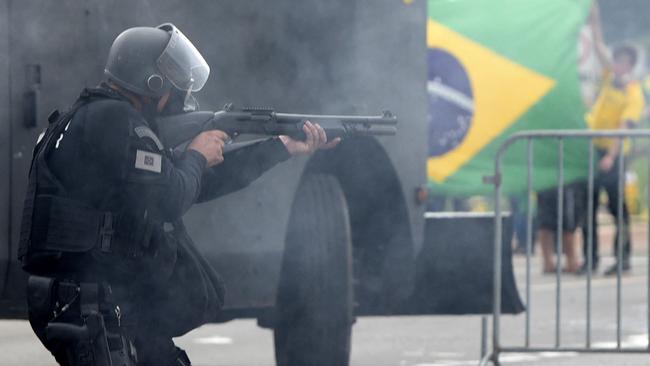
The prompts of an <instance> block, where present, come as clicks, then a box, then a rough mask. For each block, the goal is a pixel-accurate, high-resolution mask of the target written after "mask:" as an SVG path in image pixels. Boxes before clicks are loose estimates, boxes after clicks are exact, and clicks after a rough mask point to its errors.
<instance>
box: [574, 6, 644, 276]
mask: <svg viewBox="0 0 650 366" xmlns="http://www.w3.org/2000/svg"><path fill="white" fill-rule="evenodd" d="M590 20H591V26H592V31H593V33H594V42H595V49H596V54H597V55H598V58H599V60H600V63H601V65H603V68H604V72H603V78H602V84H601V87H600V91H599V94H598V97H597V99H596V102H595V103H594V105H593V106H592V108H591V110H590V112H589V113H588V114H587V117H586V121H587V124H588V125H589V127H590V128H591V129H593V130H622V129H627V128H633V127H634V126H635V125H636V124H637V123H638V122H639V119H640V118H641V115H642V113H643V109H644V105H645V102H644V96H643V89H642V87H641V83H639V81H637V80H635V79H634V77H633V70H634V67H635V65H636V62H637V58H638V55H637V51H636V49H635V48H634V47H632V46H628V45H622V46H618V47H616V48H615V49H614V51H613V52H612V57H610V55H609V52H608V50H607V48H606V46H605V43H604V41H603V36H602V27H601V24H600V15H599V10H598V6H597V3H596V2H595V3H594V7H593V8H592V13H591V19H590ZM621 143H623V144H624V146H623V154H627V153H628V151H629V149H630V146H629V145H630V142H629V141H625V142H621V140H620V139H614V138H599V139H595V140H594V145H595V148H596V156H597V159H598V160H597V164H598V165H597V174H596V176H595V179H594V196H593V199H594V223H593V228H594V235H593V257H592V258H593V262H592V263H593V265H594V267H596V266H597V265H598V259H599V257H598V230H597V226H598V225H597V220H596V212H597V210H598V198H599V197H600V192H601V190H604V191H605V192H606V193H607V198H608V208H609V211H610V213H611V214H612V215H613V216H614V219H615V222H616V223H617V225H618V218H619V216H620V215H623V223H624V224H623V227H618V226H617V228H616V230H617V235H616V238H618V231H619V230H623V260H622V262H623V263H622V268H623V271H629V270H630V250H631V244H630V234H629V214H628V210H627V205H626V204H625V200H623V212H618V181H619V159H618V154H619V153H620V151H621V149H620V144H621ZM583 234H584V237H585V238H587V225H584V227H583ZM618 245H619V243H618V241H617V242H616V243H615V248H617V247H618ZM587 250H588V248H587V243H586V240H585V245H584V253H585V258H587V253H588V252H587ZM615 253H617V251H616V249H615ZM616 268H617V265H616V264H614V266H612V267H610V268H609V269H607V270H606V271H605V274H606V275H611V274H615V273H616ZM582 269H583V272H584V271H586V260H585V264H584V265H583V268H582Z"/></svg>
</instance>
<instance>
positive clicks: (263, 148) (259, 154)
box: [197, 138, 290, 202]
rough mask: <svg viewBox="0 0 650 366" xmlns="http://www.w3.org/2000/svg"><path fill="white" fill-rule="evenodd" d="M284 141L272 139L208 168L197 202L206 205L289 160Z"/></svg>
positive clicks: (236, 151) (238, 151)
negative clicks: (206, 202) (207, 202)
mask: <svg viewBox="0 0 650 366" xmlns="http://www.w3.org/2000/svg"><path fill="white" fill-rule="evenodd" d="M289 157H290V154H289V152H288V151H287V148H286V147H285V146H284V144H283V143H282V141H280V139H278V138H272V139H269V140H265V141H262V142H258V143H256V144H253V145H250V146H246V147H244V148H241V149H238V150H235V151H232V152H230V153H227V154H225V155H224V161H223V163H221V164H219V165H215V166H214V167H212V168H210V169H207V170H206V171H205V173H204V174H203V185H202V187H201V193H200V195H199V197H198V200H197V202H204V201H209V200H212V199H215V198H217V197H220V196H223V195H226V194H228V193H231V192H234V191H237V190H240V189H242V188H244V187H246V186H248V185H249V184H251V183H252V182H253V181H254V180H255V179H257V178H259V177H260V176H261V175H262V174H263V173H264V172H266V171H267V170H269V169H271V168H272V167H274V166H275V165H277V164H278V163H280V162H283V161H285V160H287V159H289Z"/></svg>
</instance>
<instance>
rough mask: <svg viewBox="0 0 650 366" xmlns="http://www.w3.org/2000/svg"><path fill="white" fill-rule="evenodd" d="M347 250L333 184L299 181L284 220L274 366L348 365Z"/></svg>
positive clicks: (341, 202) (346, 227) (321, 178)
mask: <svg viewBox="0 0 650 366" xmlns="http://www.w3.org/2000/svg"><path fill="white" fill-rule="evenodd" d="M351 244H352V243H351V239H350V224H349V217H348V210H347V205H346V201H345V197H344V196H343V192H342V190H341V188H340V186H339V183H338V180H336V178H334V177H332V176H330V175H323V174H308V175H306V176H304V177H303V179H302V181H301V183H300V186H299V188H298V191H297V193H296V196H295V198H294V202H293V207H292V211H291V217H290V219H289V228H288V231H287V238H286V247H285V251H284V258H283V264H282V272H281V274H280V282H279V287H278V298H277V303H276V317H275V324H274V336H275V356H276V361H277V365H278V366H303V365H311V366H331V365H337V366H346V365H348V363H349V357H350V340H351V332H352V323H353V321H354V320H353V314H352V311H353V287H352V286H353V284H352V245H351Z"/></svg>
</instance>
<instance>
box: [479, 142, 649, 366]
mask: <svg viewBox="0 0 650 366" xmlns="http://www.w3.org/2000/svg"><path fill="white" fill-rule="evenodd" d="M602 137H606V138H614V139H618V140H619V152H618V156H617V159H618V169H619V170H618V193H619V194H618V202H617V207H618V212H619V215H618V222H617V225H618V228H620V229H619V230H618V237H617V242H618V246H617V253H616V256H617V263H618V266H617V271H616V347H615V348H603V347H594V346H593V345H592V329H591V323H592V302H591V297H592V265H593V263H592V261H593V257H592V254H593V253H592V251H593V246H592V244H593V235H594V230H593V226H594V219H595V218H594V210H593V208H594V206H593V205H594V204H597V203H595V202H594V200H593V198H594V197H593V193H594V173H595V172H594V139H595V138H602ZM630 138H632V139H634V138H650V130H618V131H588V130H538V131H527V132H521V133H516V134H513V135H512V136H510V137H509V138H508V139H507V140H506V141H504V142H503V144H502V145H501V147H500V148H499V150H498V152H497V154H496V160H495V171H494V173H495V175H494V176H493V177H490V179H489V181H490V182H491V183H493V184H494V186H495V191H494V192H495V193H494V194H495V196H494V198H495V201H494V202H495V221H494V225H495V230H494V253H501V245H502V215H503V208H502V204H501V203H502V199H503V197H502V188H503V187H502V183H503V182H502V180H503V179H502V169H503V167H502V160H503V157H504V155H505V153H506V152H507V150H508V148H509V147H510V146H511V145H513V144H514V143H515V142H517V141H522V140H524V141H526V142H527V148H528V149H527V185H528V196H527V199H528V203H529V204H528V212H527V230H528V231H527V236H528V237H527V240H526V269H525V270H526V272H525V279H526V286H525V305H526V310H525V335H524V340H523V343H524V345H523V346H506V345H502V344H501V339H500V336H501V327H500V320H501V295H502V294H501V280H502V279H501V270H500V269H501V256H500V255H495V256H494V304H493V306H494V307H493V314H492V348H491V350H490V352H489V353H487V354H485V353H484V354H483V355H482V356H483V357H482V359H481V362H480V364H479V366H483V365H487V364H488V363H490V362H491V363H492V364H494V365H495V366H499V365H500V362H499V355H500V354H502V353H538V352H571V353H636V354H638V353H650V338H649V342H648V345H647V346H645V347H636V348H632V347H622V346H621V337H622V331H621V302H622V291H621V274H622V270H623V268H622V265H623V260H622V259H623V247H624V243H623V232H624V231H625V230H623V229H622V228H623V213H622V211H623V199H624V194H623V193H624V183H625V181H624V179H625V178H624V177H625V171H624V166H625V164H624V162H625V161H624V159H625V154H624V145H625V140H626V139H630ZM541 139H554V140H556V141H557V142H558V168H557V169H558V170H557V171H558V174H557V175H558V179H557V211H558V212H557V227H556V230H557V231H556V233H557V232H559V231H560V230H562V228H563V220H564V212H563V209H564V204H563V201H564V189H565V187H564V184H565V182H564V180H565V179H564V142H565V140H567V139H588V140H589V172H588V183H587V232H588V235H587V236H588V237H587V238H586V239H587V248H588V249H587V250H588V252H587V258H586V260H587V273H586V286H587V295H586V296H587V299H586V309H585V318H586V337H585V340H584V342H585V345H584V347H575V346H569V347H566V346H563V345H562V342H561V339H560V334H561V319H562V318H561V315H562V314H561V310H562V308H561V296H562V292H561V288H562V266H561V258H562V240H563V238H562V237H563V235H561V234H556V242H555V251H556V273H555V293H556V296H555V345H554V347H535V346H531V334H530V333H531V332H530V330H531V321H530V314H531V254H532V238H533V232H532V231H533V225H532V222H533V205H532V204H530V203H531V202H532V197H533V179H534V176H533V173H534V169H533V167H534V154H533V146H534V142H535V141H536V140H541ZM649 165H650V164H649ZM648 168H649V172H650V166H649V167H648ZM649 174H650V173H649ZM648 207H650V194H648ZM648 227H649V243H648V244H649V248H648V249H649V250H648V273H649V275H648V280H647V287H648V295H647V296H648V298H647V330H648V334H650V220H649V222H648ZM483 328H484V329H483V331H484V332H485V326H484V327H483ZM485 343H486V340H484V341H483V347H485V346H486V344H485Z"/></svg>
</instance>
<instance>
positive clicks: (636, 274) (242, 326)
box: [0, 229, 650, 366]
mask: <svg viewBox="0 0 650 366" xmlns="http://www.w3.org/2000/svg"><path fill="white" fill-rule="evenodd" d="M639 230H640V231H639V232H638V234H637V235H638V239H637V240H636V243H637V244H638V245H637V248H635V254H636V256H635V257H634V261H633V264H634V270H633V272H632V273H631V274H630V275H627V276H625V278H624V279H623V299H624V302H625V305H624V307H623V329H624V331H623V337H622V341H623V346H624V347H646V346H647V343H648V339H647V333H648V331H647V314H648V309H647V305H646V304H647V300H646V298H647V294H648V290H647V288H648V282H647V266H648V263H647V259H646V250H645V248H646V246H645V245H644V244H643V243H645V240H647V237H646V236H645V235H646V231H645V230H643V229H639ZM637 235H635V237H637ZM641 236H643V238H641ZM641 239H643V240H641ZM603 253H609V249H607V248H604V250H603ZM534 259H535V260H534V264H535V267H534V268H533V274H534V276H533V282H532V287H531V298H532V306H531V309H532V312H531V321H532V325H533V327H532V328H533V330H532V332H531V336H532V340H533V342H532V343H533V345H535V346H553V344H554V329H555V328H554V326H555V313H554V304H555V285H554V283H555V282H554V280H555V279H554V277H552V276H541V275H540V274H539V273H540V272H541V270H540V267H539V263H538V262H539V258H534ZM610 263H612V258H611V257H610V258H604V263H603V265H604V266H603V267H605V266H606V265H608V264H610ZM515 269H516V274H517V277H518V284H519V288H520V291H522V294H523V291H524V282H523V277H522V276H523V273H524V260H523V258H521V257H517V258H515ZM615 285H616V280H615V278H605V277H603V276H602V275H597V276H596V277H595V278H594V287H593V299H594V300H593V304H594V305H593V307H594V310H593V314H594V318H593V319H594V320H593V322H592V329H593V344H594V346H596V347H610V348H611V347H614V346H615V340H616V311H615V300H616V286H615ZM562 289H563V290H562V313H561V319H562V332H561V340H562V344H563V345H565V346H583V345H584V337H585V328H586V320H585V317H584V312H585V306H586V303H585V297H586V296H585V279H584V278H583V277H576V276H567V277H566V278H565V279H564V282H563V287H562ZM523 326H524V317H523V316H521V315H520V316H515V317H512V316H509V317H505V318H504V319H503V322H502V332H503V336H502V340H503V344H504V345H513V346H517V345H522V344H523V334H524V332H523ZM353 339H354V340H353V352H352V365H368V366H382V365H386V366H465V365H477V364H478V358H479V352H480V317H477V316H466V317H432V316H419V317H391V318H388V317H377V318H361V319H359V320H358V322H357V324H356V325H355V328H354V338H353ZM272 342H273V340H272V334H271V332H270V331H268V330H263V329H259V328H257V327H256V325H255V322H254V321H233V322H231V323H227V324H223V325H210V326H205V327H202V328H200V329H197V330H195V331H194V332H192V333H190V334H188V335H186V336H184V337H182V338H179V339H178V343H179V344H180V345H181V346H182V347H184V348H186V349H187V350H188V351H189V354H190V356H191V358H192V359H193V361H194V364H195V365H199V366H200V365H205V366H207V365H233V366H234V365H237V366H244V365H246V366H266V365H268V366H271V365H274V361H273V344H272ZM0 358H1V359H0V365H5V366H18V365H21V366H25V365H27V366H32V365H39V366H40V365H43V366H49V365H54V362H53V361H52V360H51V359H50V357H49V355H48V353H47V352H46V351H45V350H44V349H43V348H41V346H40V345H39V344H38V343H37V340H36V339H35V337H34V336H33V335H32V333H31V330H30V329H29V325H28V324H27V323H25V322H20V321H3V322H0ZM501 360H502V362H503V364H507V365H539V366H542V365H549V366H550V365H554V366H564V365H590V366H591V365H603V366H604V365H607V366H609V365H628V366H640V365H648V364H650V355H636V356H625V355H623V356H622V355H596V356H578V355H577V354H558V353H537V354H504V355H502V357H501Z"/></svg>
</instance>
